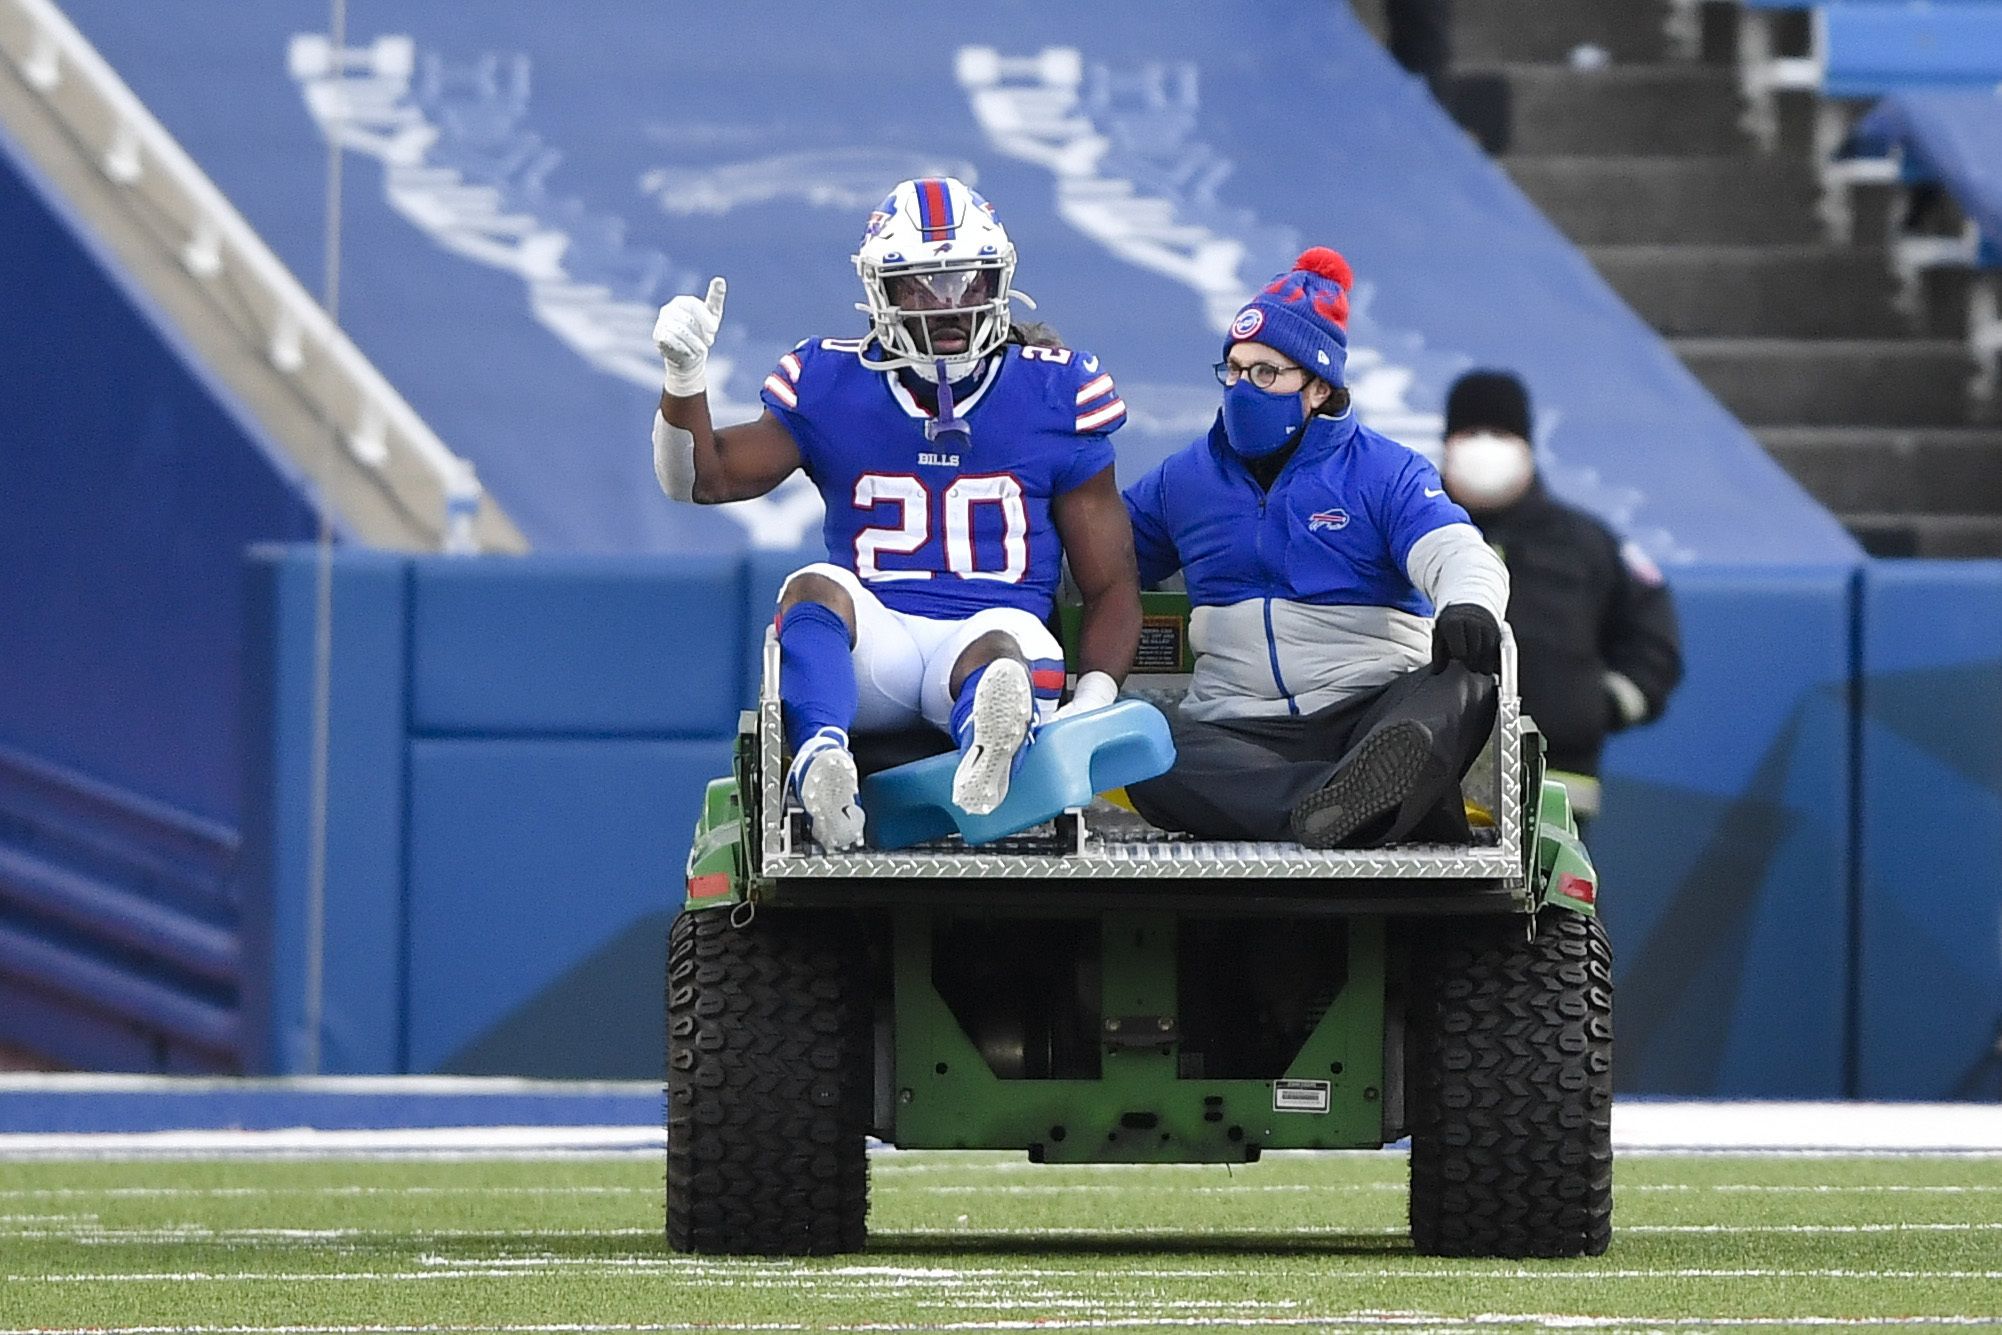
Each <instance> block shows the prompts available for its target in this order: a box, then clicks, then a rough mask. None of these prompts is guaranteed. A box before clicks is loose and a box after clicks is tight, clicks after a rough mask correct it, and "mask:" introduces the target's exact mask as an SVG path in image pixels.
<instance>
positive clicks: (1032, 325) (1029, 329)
mask: <svg viewBox="0 0 2002 1335" xmlns="http://www.w3.org/2000/svg"><path fill="white" fill-rule="evenodd" d="M1008 341H1009V342H1010V343H1019V344H1021V345H1022V346H1023V347H1025V348H1061V347H1062V346H1063V345H1064V340H1063V336H1062V335H1060V334H1058V333H1057V331H1056V330H1054V329H1052V328H1050V327H1049V326H1048V325H1046V324H1044V323H1043V322H1042V321H1041V320H1017V321H1015V322H1014V323H1013V324H1011V325H1009V326H1008Z"/></svg>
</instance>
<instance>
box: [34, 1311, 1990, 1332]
mask: <svg viewBox="0 0 2002 1335" xmlns="http://www.w3.org/2000/svg"><path fill="white" fill-rule="evenodd" d="M1996 1324H1997V1321H1996V1319H1995V1318H1991V1317H1969V1316H1899V1317H1848V1316H1809V1315H1805V1314H1803V1315H1796V1316H1785V1317H1645V1316H1641V1317H1627V1316H1605V1317H1600V1316H1579V1315H1576V1314H1573V1313H1569V1312H1487V1313H1482V1314H1480V1315H1479V1316H1475V1317H1449V1316H1441V1315H1437V1314H1433V1313H1426V1312H1353V1313H1342V1314H1339V1315H1335V1314H1330V1315H1324V1316H1266V1317H1255V1316H1253V1317H1247V1316H1242V1315H1232V1316H1214V1317H1211V1316H1134V1317H1110V1318H1108V1317H1087V1318H1081V1319H1070V1318H1063V1317H1054V1318H1042V1317H1038V1318H1028V1319H1017V1320H1005V1321H950V1322H933V1321H926V1322H893V1321H868V1322H831V1323H815V1324H814V1325H811V1326H808V1325H806V1324H804V1323H801V1322H794V1321H742V1322H739V1321H714V1322H711V1321H703V1322H589V1323H586V1322H563V1323H554V1322H551V1323H543V1324H533V1325H530V1324H510V1325H497V1324H494V1323H491V1322H482V1323H480V1324H479V1325H447V1324H443V1323H424V1324H421V1325H418V1324H413V1325H334V1324H318V1325H286V1326H273V1325H258V1326H245V1325H234V1326H217V1325H181V1326H157V1325H156V1326H75V1327H57V1326H35V1327H29V1328H25V1329H14V1330H0V1335H462V1333H463V1335H472V1333H473V1332H480V1331H491V1332H497V1333H498V1335H595V1333H596V1332H648V1331H719V1330H721V1331H767V1330H772V1331H778V1330H786V1331H790V1330H819V1331H856V1332H875V1331H881V1332H901V1331H1005V1330H1029V1331H1035V1330H1112V1329H1132V1328H1147V1327H1154V1328H1163V1327H1172V1328H1176V1329H1182V1328H1209V1327H1228V1326H1236V1327H1243V1326H1246V1325H1255V1326H1265V1327H1275V1328H1277V1327H1296V1328H1297V1327H1311V1328H1313V1329H1316V1330H1328V1331H1334V1330H1380V1329H1407V1328H1411V1327H1417V1328H1420V1329H1424V1330H1454V1331H1460V1330H1467V1331H1478V1330H1494V1329H1497V1328H1513V1327H1528V1328H1530V1329H1589V1330H1659V1329H1665V1328H1694V1329H1701V1330H1717V1329H1761V1328H1770V1327H1788V1326H1794V1327H1799V1326H1808V1327H1829V1328H1839V1329H1848V1328H1856V1327H1871V1328H1878V1327H1970V1326H1994V1325H1996Z"/></svg>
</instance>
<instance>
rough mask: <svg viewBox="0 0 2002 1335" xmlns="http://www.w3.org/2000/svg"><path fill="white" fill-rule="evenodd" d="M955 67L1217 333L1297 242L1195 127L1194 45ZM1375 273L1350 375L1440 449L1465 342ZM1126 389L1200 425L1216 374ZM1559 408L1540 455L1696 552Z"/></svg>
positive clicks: (1074, 198)
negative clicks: (1563, 428)
mask: <svg viewBox="0 0 2002 1335" xmlns="http://www.w3.org/2000/svg"><path fill="white" fill-rule="evenodd" d="M956 73H957V75H958V79H959V83H960V86H961V87H962V88H963V89H965V90H966V94H967V97H968V100H969V102H970V103H971V106H972V109H973V116H974V119H975V120H976V121H977V122H978V123H979V124H980V127H981V129H982V130H983V131H985V132H986V134H987V137H988V140H989V142H991V143H992V144H993V145H994V146H995V147H996V148H998V149H1000V150H1001V151H1002V152H1004V153H1006V154H1008V155H1009V156H1010V157H1013V158H1017V159H1019V160H1021V161H1024V162H1030V163H1034V164H1036V165H1038V166H1042V167H1045V168H1047V169H1048V170H1049V171H1050V173H1051V175H1052V176H1054V177H1055V180H1056V205H1057V213H1058V215H1059V216H1060V217H1062V218H1063V220H1064V221H1065V222H1067V223H1069V224H1070V225H1071V226H1072V227H1074V228H1076V229H1077V230H1078V231H1079V232H1081V233H1083V234H1084V235H1085V236H1087V237H1089V238H1091V239H1092V240H1093V241H1095V242H1097V243H1098V244H1099V245H1101V246H1103V247H1104V248H1105V249H1106V250H1108V251H1109V252H1111V253H1112V254H1114V255H1116V256H1118V257H1119V258H1120V259H1122V260H1125V261H1127V262H1128V263H1130V264H1134V265H1137V266H1139V267H1140V268H1143V269H1147V270H1150V271H1151V272H1154V273H1157V274H1160V275H1162V276H1163V277H1165V278H1168V279H1170V280H1172V281H1174V282H1176V283H1179V284H1181V285H1182V286H1184V287H1187V288H1188V289H1190V290H1191V291H1192V292H1194V293H1195V294H1196V297H1197V298H1198V300H1199V301H1200V302H1201V305H1202V311H1203V318H1204V319H1205V321H1206V322H1207V323H1208V324H1209V326H1210V327H1211V328H1212V329H1214V330H1215V331H1216V332H1217V333H1218V334H1219V335H1221V334H1222V333H1223V332H1224V331H1225V330H1226V329H1228V328H1229V327H1230V322H1231V320H1232V318H1233V317H1234V316H1235V315H1236V314H1237V312H1238V310H1239V308H1240V307H1242V306H1243V305H1244V303H1245V301H1246V300H1248V299H1249V298H1250V296H1251V294H1252V291H1253V285H1254V284H1257V283H1262V282H1263V281H1265V279H1266V278H1267V276H1268V275H1271V274H1275V273H1279V272H1282V271H1284V270H1285V269H1287V268H1289V267H1290V266H1291V265H1292V263H1293V260H1294V258H1295V257H1296V256H1297V255H1298V254H1299V253H1300V250H1301V248H1302V247H1301V237H1300V234H1299V233H1298V231H1296V230H1295V229H1293V228H1291V227H1284V226H1277V225H1272V224H1266V223H1261V222H1260V221H1259V219H1258V216H1257V214H1256V213H1255V212H1254V211H1253V210H1251V209H1247V208H1239V207H1233V206H1231V205H1229V204H1227V203H1225V202H1224V201H1223V200H1222V199H1221V198H1220V194H1219V192H1220V190H1221V187H1222V186H1223V184H1224V182H1225V180H1226V179H1227V178H1228V177H1229V176H1230V174H1231V172H1232V170H1233V169H1234V164H1233V163H1232V161H1231V160H1230V159H1229V158H1228V157H1226V156H1224V155H1223V154H1222V153H1221V152H1219V151H1218V150H1217V149H1216V148H1215V147H1214V146H1212V145H1210V144H1208V143H1206V142H1204V141H1203V140H1202V139H1200V138H1198V137H1197V131H1198V126H1199V112H1200V110H1201V96H1200V93H1201V89H1200V86H1199V83H1198V70H1197V68H1196V66H1195V65H1194V64H1193V63H1191V62H1187V61H1177V62H1164V61H1148V62H1143V63H1139V64H1137V65H1135V66H1132V67H1128V68H1120V69H1115V68H1113V67H1112V66H1110V65H1107V64H1104V63H1102V62H1089V63H1088V62H1087V61H1086V60H1085V58H1084V56H1083V53H1081V52H1080V51H1078V50H1077V49H1076V48H1075V47H1047V48H1045V49H1044V50H1043V51H1041V52H1040V53H1038V54H1036V55H1034V56H1020V57H1017V56H1005V55H1002V54H1001V53H1000V52H998V51H996V50H995V49H994V48H992V47H987V46H968V47H962V48H960V50H959V53H958V58H957V62H956ZM1374 297H1375V288H1374V286H1373V285H1372V284H1371V283H1370V282H1369V281H1368V280H1367V279H1366V278H1365V279H1362V280H1359V281H1358V282H1357V284H1356V289H1355V291H1354V292H1352V293H1351V294H1350V297H1349V325H1348V328H1349V362H1348V383H1349V391H1350V393H1351V394H1352V395H1354V397H1355V404H1356V411H1357V413H1358V414H1359V415H1360V416H1361V418H1362V419H1363V421H1365V422H1366V423H1367V424H1368V425H1369V426H1371V427H1372V428H1374V429H1376V430H1378V431H1381V432H1383V433H1384V434H1385V435H1387V436H1389V437H1391V438H1392V439H1394V440H1398V441H1401V442H1403V443H1404V444H1406V445H1409V446H1410V447H1411V448H1413V449H1415V450H1417V451H1418V452H1419V453H1421V454H1423V455H1425V456H1426V457H1427V458H1429V459H1431V460H1432V461H1433V462H1434V463H1437V462H1439V459H1440V452H1441V444H1440V433H1441V430H1442V429H1443V427H1444V419H1443V417H1442V415H1441V413H1440V412H1438V411H1436V410H1433V409H1429V408H1420V407H1418V406H1416V405H1415V404H1414V402H1413V397H1414V395H1417V396H1418V397H1419V401H1420V402H1424V403H1428V404H1437V403H1440V402H1442V401H1443V400H1444V398H1445V394H1446V389H1447V387H1448V385H1450V384H1451V382H1452V380H1453V379H1454V378H1455V377H1456V376H1458V375H1459V373H1460V372H1462V371H1464V370H1465V369H1467V366H1468V364H1469V361H1468V358H1466V357H1465V356H1463V355H1460V354H1457V353H1451V352H1448V351H1444V350H1440V349H1435V348H1432V347H1429V346H1427V344H1426V341H1425V339H1424V338H1423V337H1422V336H1421V335H1419V334H1417V333H1416V332H1414V331H1411V330H1400V329H1396V328H1393V327H1390V326H1388V325H1386V324H1384V323H1383V322H1381V321H1378V320H1376V319H1374V318H1373V316H1372V313H1371V306H1372V303H1373V298H1374ZM1120 390H1121V393H1122V394H1123V396H1124V397H1125V399H1126V403H1127V407H1128V410H1129V411H1130V412H1131V414H1132V416H1131V418H1130V421H1131V423H1132V424H1133V426H1135V427H1136V428H1140V429H1164V428H1165V429H1170V430H1171V431H1172V433H1173V434H1176V435H1182V436H1189V435H1193V434H1197V433H1200V432H1202V431H1204V430H1207V429H1208V427H1209V424H1210V422H1211V420H1212V419H1213V418H1214V417H1215V415H1216V394H1215V392H1214V391H1213V390H1210V389H1209V388H1207V387H1206V386H1204V387H1199V388H1191V387H1189V386H1187V385H1182V386H1170V385H1152V384H1145V383H1141V382H1138V381H1134V380H1130V379H1122V380H1121V381H1120ZM1561 419H1562V413H1561V412H1560V411H1559V410H1558V409H1556V408H1550V409H1547V410H1546V411H1545V412H1544V413H1543V414H1542V415H1541V420H1540V421H1539V422H1538V423H1537V435H1538V437H1539V440H1540V442H1542V443H1540V444H1539V445H1538V448H1537V456H1538V466H1539V467H1540V468H1541V469H1542V471H1543V474H1544V476H1545V477H1546V478H1547V479H1548V480H1549V481H1550V482H1551V483H1552V485H1553V486H1554V487H1556V488H1557V490H1559V491H1560V492H1561V493H1563V494H1564V495H1565V496H1567V497H1569V498H1570V499H1571V500H1573V501H1576V502H1577V503H1579V504H1581V505H1584V506H1586V507H1587V508H1589V509H1591V510H1593V511H1595V512H1597V513H1598V514H1600V515H1603V516H1604V517H1605V518H1606V519H1608V520H1610V521H1611V522H1612V523H1613V524H1614V525H1615V526H1616V527H1618V528H1620V529H1622V530H1623V531H1624V532H1625V533H1626V534H1627V535H1628V536H1629V537H1631V538H1632V539H1633V540H1634V541H1636V542H1638V543H1639V544H1640V545H1641V546H1642V547H1644V548H1645V549H1646V550H1647V551H1648V552H1649V553H1650V554H1652V555H1653V556H1654V557H1655V558H1656V559H1657V560H1660V561H1663V562H1676V561H1682V560H1688V559H1691V556H1692V553H1690V552H1689V550H1688V549H1687V548H1685V547H1683V546H1682V545H1681V544H1679V543H1678V542H1676V540H1675V537H1674V535H1673V534H1672V533H1670V532H1669V531H1668V530H1667V529H1663V528H1659V527H1646V526H1643V525H1642V524H1641V523H1640V522H1639V513H1640V511H1641V509H1642V507H1643V505H1644V503H1645V501H1646V496H1645V494H1644V493H1643V492H1641V491H1639V490H1638V489H1636V488H1633V487H1629V486H1622V485H1618V484H1614V483H1609V482H1607V481H1606V480H1605V479H1604V478H1602V477H1601V476H1600V474H1599V471H1598V470H1597V469H1596V468H1592V467H1589V466H1579V465H1573V464H1568V463H1566V462H1565V461H1563V460H1561V459H1560V458H1559V457H1558V454H1557V452H1556V451H1554V450H1552V449H1551V448H1550V447H1549V445H1548V442H1549V441H1550V440H1551V438H1552V437H1553V435H1554V434H1555V432H1556V430H1557V428H1558V424H1559V422H1560V421H1561Z"/></svg>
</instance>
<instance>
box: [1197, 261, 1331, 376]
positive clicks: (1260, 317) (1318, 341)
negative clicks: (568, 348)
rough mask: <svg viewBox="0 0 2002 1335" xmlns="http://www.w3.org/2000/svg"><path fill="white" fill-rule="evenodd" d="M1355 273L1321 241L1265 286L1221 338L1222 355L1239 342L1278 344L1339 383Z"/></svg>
mask: <svg viewBox="0 0 2002 1335" xmlns="http://www.w3.org/2000/svg"><path fill="white" fill-rule="evenodd" d="M1354 286H1355V278H1354V276H1353V275H1352V274H1351V273H1350V272H1349V262H1348V261H1347V260H1345V259H1343V258H1342V257H1341V256H1340V255H1338V254H1337V253H1335V252H1334V251H1332V250H1329V249H1328V248H1327V247H1326V246H1315V247H1313V248H1312V249H1311V250H1307V251H1305V252H1303V253H1302V254H1301V256H1300V258H1299V259H1297V260H1295V261H1293V267H1292V269H1290V270H1289V271H1287V272H1286V273H1282V274H1280V275H1279V276H1278V277H1276V278H1274V279H1273V280H1272V281H1271V282H1269V283H1267V284H1266V285H1265V290H1264V291H1262V292H1260V293H1259V294H1258V295H1257V296H1255V297H1253V298H1252V299H1251V301H1250V302H1249V303H1248V304H1246V306H1245V307H1244V309H1243V310H1240V311H1239V312H1238V313H1237V318H1236V319H1234V320H1232V321H1231V322H1230V332H1229V334H1228V335H1226V336H1225V338H1224V343H1223V351H1224V355H1225V356H1226V357H1227V356H1229V355H1230V350H1231V348H1232V347H1233V346H1235V345H1236V344H1239V343H1264V344H1266V345H1268V346H1270V347H1274V348H1277V349H1279V351H1281V352H1283V353H1285V354H1286V355H1287V356H1288V357H1291V358H1292V359H1293V360H1294V361H1296V362H1298V363H1300V365H1302V366H1304V367H1306V368H1307V370H1308V371H1309V372H1310V373H1312V374H1313V375H1316V376H1318V377H1320V378H1321V379H1323V380H1325V381H1327V382H1328V383H1329V384H1331V385H1340V384H1343V383H1345V382H1344V381H1343V379H1342V371H1343V368H1344V367H1345V366H1347V364H1348V360H1349V333H1348V323H1349V289H1350V288H1352V287H1354Z"/></svg>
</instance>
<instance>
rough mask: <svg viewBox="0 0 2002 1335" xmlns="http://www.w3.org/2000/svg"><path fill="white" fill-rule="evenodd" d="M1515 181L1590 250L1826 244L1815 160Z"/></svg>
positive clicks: (1528, 161) (1624, 160) (1566, 170)
mask: <svg viewBox="0 0 2002 1335" xmlns="http://www.w3.org/2000/svg"><path fill="white" fill-rule="evenodd" d="M1505 165H1506V166H1507V168H1508V173H1509V175H1510V176H1511V177H1513V178H1514V180H1515V183H1516V184H1517V185H1518V186H1520V187H1521V188H1522V191H1523V193H1525V194H1527V195H1528V196H1529V197H1530V198H1531V199H1532V200H1534V201H1535V202H1536V204H1537V207H1539V208H1541V209H1542V210H1543V211H1544V213H1545V214H1547V215H1549V217H1550V220H1551V221H1552V222H1554V223H1556V224H1557V226H1558V227H1560V228H1562V229H1563V231H1564V233H1565V234H1566V235H1567V236H1569V237H1570V238H1571V239H1572V240H1573V241H1575V242H1577V243H1578V244H1579V245H1582V246H1597V245H1620V244H1629V245H1630V244H1640V243H1654V244H1657V245H1668V244H1681V245H1694V244H1702V245H1711V244H1720V243H1737V244H1749V243H1754V242H1767V243H1778V244H1801V243H1804V242H1809V241H1814V240H1818V239H1820V233H1821V228H1820V223H1819V222H1818V221H1817V219H1816V217H1815V214H1814V201H1815V195H1816V190H1817V187H1816V183H1815V178H1814V173H1813V172H1812V171H1811V170H1810V169H1809V167H1808V165H1807V163H1806V161H1805V160H1799V161H1796V160H1792V159H1785V160H1780V159H1773V160H1767V159H1763V158H1757V157H1750V156H1746V157H1730V156H1701V157H1602V156H1589V157H1586V156H1549V157H1518V156H1510V157H1509V158H1507V159H1506V160H1505Z"/></svg>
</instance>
